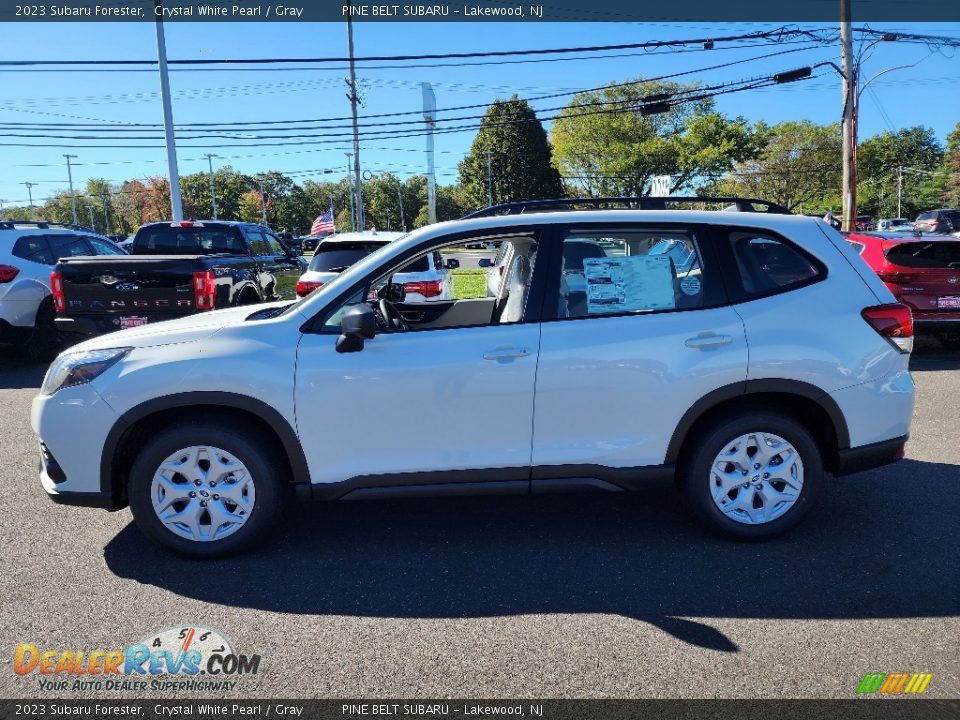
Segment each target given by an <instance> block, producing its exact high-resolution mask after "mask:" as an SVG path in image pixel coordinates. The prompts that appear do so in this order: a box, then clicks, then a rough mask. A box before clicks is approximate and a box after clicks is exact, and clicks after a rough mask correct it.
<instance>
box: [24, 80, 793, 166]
mask: <svg viewBox="0 0 960 720" xmlns="http://www.w3.org/2000/svg"><path fill="white" fill-rule="evenodd" d="M630 84H636V83H630ZM774 84H776V83H775V81H774V79H773V77H772V76H769V77H767V76H765V77H755V78H749V79H745V80H738V81H733V82H727V83H722V84H718V85H713V86H708V87H703V88H698V87H694V88H688V89H682V90H676V91H674V92H667V93H658V94H656V95H653V96H647V97H646V98H640V99H638V100H619V101H595V102H592V103H585V104H584V105H581V106H575V107H574V109H579V108H580V107H595V106H599V107H600V108H601V109H599V110H595V111H586V112H575V113H568V114H565V115H564V114H561V113H558V114H557V115H553V116H550V117H547V118H532V119H519V120H504V121H499V122H496V123H482V124H476V123H471V124H468V125H454V126H447V127H440V128H438V129H436V130H434V131H433V132H435V133H437V134H448V133H451V132H465V131H470V130H478V129H480V128H481V127H491V126H495V125H513V124H518V123H520V124H522V123H527V122H534V121H537V122H549V121H551V120H554V119H557V118H559V117H564V118H573V117H580V116H584V115H592V114H611V113H617V112H628V111H633V110H638V109H641V108H640V107H637V108H622V107H616V108H611V107H609V105H611V104H619V105H623V104H627V103H631V104H633V105H637V106H642V105H643V104H644V103H648V102H662V101H669V102H671V103H673V104H683V103H688V102H699V101H702V100H707V99H710V98H712V97H716V96H718V95H723V94H728V93H731V92H741V91H743V90H751V89H756V88H760V87H766V86H770V85H774ZM566 109H567V108H565V107H563V108H561V107H554V108H548V109H546V110H545V111H556V110H560V111H563V110H566ZM482 117H483V116H475V117H468V118H448V119H447V120H446V121H447V122H456V121H459V120H470V119H479V118H482ZM385 124H386V125H393V123H385ZM401 124H406V123H401ZM427 132H428V131H426V130H407V129H402V130H400V131H399V133H398V132H397V131H394V130H370V131H366V132H363V133H361V136H362V137H364V138H377V139H383V138H405V137H421V136H423V135H424V134H426V133H427ZM6 136H7V137H22V138H38V139H39V138H53V139H65V140H109V139H114V140H119V139H123V140H152V139H156V136H150V135H140V136H131V137H127V138H110V137H109V136H97V135H87V136H75V135H53V134H35V135H25V134H22V133H7V135H6ZM314 136H315V135H314V134H312V133H311V134H308V135H296V134H286V135H256V136H251V137H250V138H249V139H252V140H274V139H291V138H300V137H314ZM324 137H327V138H346V137H352V133H325V134H324ZM180 139H183V140H209V139H212V138H210V137H204V136H181V137H180ZM227 139H239V138H227ZM342 141H343V140H342V139H331V140H328V141H316V142H317V143H320V142H331V143H335V142H342ZM124 147H136V146H124ZM190 147H198V146H190ZM209 147H211V148H215V147H230V145H211V146H209Z"/></svg>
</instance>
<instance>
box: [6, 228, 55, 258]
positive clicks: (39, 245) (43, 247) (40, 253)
mask: <svg viewBox="0 0 960 720" xmlns="http://www.w3.org/2000/svg"><path fill="white" fill-rule="evenodd" d="M12 252H13V254H14V256H16V257H18V258H22V259H24V260H28V261H29V262H35V263H39V264H41V265H53V264H54V263H56V262H57V259H56V258H55V257H53V253H52V252H51V251H50V245H49V244H47V239H46V238H45V237H44V236H43V235H24V236H23V237H20V238H18V239H17V241H16V242H15V243H14V244H13V250H12Z"/></svg>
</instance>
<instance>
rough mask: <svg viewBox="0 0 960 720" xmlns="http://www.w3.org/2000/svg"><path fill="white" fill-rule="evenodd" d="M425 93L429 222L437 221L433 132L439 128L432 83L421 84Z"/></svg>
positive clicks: (424, 116) (424, 115) (435, 97)
mask: <svg viewBox="0 0 960 720" xmlns="http://www.w3.org/2000/svg"><path fill="white" fill-rule="evenodd" d="M420 89H421V91H422V93H423V121H424V122H425V123H426V124H427V222H428V223H431V224H432V223H435V222H436V221H437V177H436V173H435V172H434V168H433V131H434V130H435V129H436V126H437V118H436V116H437V96H436V95H434V94H433V87H432V86H431V85H430V83H427V82H425V83H420Z"/></svg>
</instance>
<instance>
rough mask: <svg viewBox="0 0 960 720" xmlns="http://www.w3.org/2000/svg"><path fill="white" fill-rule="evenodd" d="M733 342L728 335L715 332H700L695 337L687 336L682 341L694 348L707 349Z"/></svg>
mask: <svg viewBox="0 0 960 720" xmlns="http://www.w3.org/2000/svg"><path fill="white" fill-rule="evenodd" d="M732 342H733V338H732V337H730V336H729V335H717V334H716V333H701V334H700V335H697V336H696V337H692V338H687V340H686V341H685V342H684V343H683V344H684V345H686V346H687V347H688V348H694V349H696V350H708V349H710V348H717V347H723V346H724V345H729V344H730V343H732Z"/></svg>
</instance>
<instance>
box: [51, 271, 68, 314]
mask: <svg viewBox="0 0 960 720" xmlns="http://www.w3.org/2000/svg"><path fill="white" fill-rule="evenodd" d="M50 291H51V292H52V293H53V307H54V309H55V310H56V311H57V312H63V311H64V310H66V309H67V300H66V298H65V297H64V296H63V276H62V275H61V274H60V273H58V272H56V271H54V272H52V273H50Z"/></svg>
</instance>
